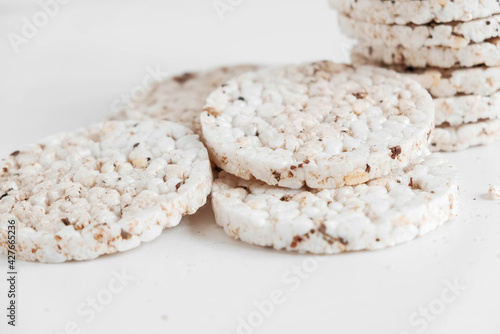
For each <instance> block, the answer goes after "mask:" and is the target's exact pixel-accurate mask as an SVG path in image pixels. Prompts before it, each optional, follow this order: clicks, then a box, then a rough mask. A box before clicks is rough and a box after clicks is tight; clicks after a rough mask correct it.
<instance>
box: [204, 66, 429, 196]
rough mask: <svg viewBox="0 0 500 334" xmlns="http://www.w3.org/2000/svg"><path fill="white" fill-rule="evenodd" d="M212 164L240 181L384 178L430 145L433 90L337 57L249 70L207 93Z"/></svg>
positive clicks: (328, 183)
mask: <svg viewBox="0 0 500 334" xmlns="http://www.w3.org/2000/svg"><path fill="white" fill-rule="evenodd" d="M201 123H202V128H203V137H204V142H205V144H206V145H207V148H208V149H209V152H210V153H211V158H212V160H213V161H214V162H215V163H216V164H217V165H218V166H219V167H221V168H222V169H224V170H225V171H227V172H229V173H231V174H234V175H236V176H239V177H241V178H243V179H250V178H251V177H255V178H257V179H259V180H262V181H264V182H266V183H267V184H270V185H280V186H283V187H289V188H300V187H302V186H303V185H307V186H309V187H311V188H337V187H341V186H343V185H354V184H359V183H363V182H366V181H368V180H370V179H373V178H376V177H379V176H383V175H387V174H389V173H390V172H391V171H392V170H394V169H396V168H401V167H404V166H406V165H407V164H408V163H409V162H410V161H412V160H414V159H415V158H417V157H418V156H420V154H421V153H422V151H423V149H424V148H425V147H426V146H427V145H428V143H429V138H430V136H431V134H432V131H433V127H434V106H433V103H432V98H431V97H430V95H429V93H428V92H427V91H425V90H424V89H423V88H422V87H421V86H420V85H418V84H417V83H416V82H415V81H413V80H409V79H405V78H402V77H401V76H399V75H398V74H397V73H396V72H393V71H388V70H385V69H382V68H377V67H372V66H361V67H359V68H354V67H352V66H350V65H345V64H335V63H332V62H327V61H325V62H318V63H312V64H305V65H299V66H297V65H289V66H284V67H277V68H271V69H266V70H261V71H257V72H250V73H247V74H244V75H242V76H241V77H239V78H238V79H235V80H231V81H229V82H228V83H226V84H225V85H224V86H223V87H221V88H219V89H217V90H216V91H215V92H214V93H213V94H212V95H210V97H209V98H208V102H207V105H206V107H205V112H204V113H203V114H202V116H201Z"/></svg>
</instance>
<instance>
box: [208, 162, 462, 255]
mask: <svg viewBox="0 0 500 334" xmlns="http://www.w3.org/2000/svg"><path fill="white" fill-rule="evenodd" d="M416 162H417V163H416V164H415V165H412V166H408V167H407V168H406V169H405V171H396V172H393V173H391V174H390V175H389V176H386V177H382V178H379V179H376V180H372V181H370V182H368V183H366V184H362V185H357V186H346V187H343V188H339V189H324V190H311V189H306V188H304V189H299V190H291V189H285V188H280V187H273V186H268V185H266V184H264V183H263V182H259V181H254V180H250V181H245V180H241V179H238V178H236V177H234V176H232V175H230V174H227V173H222V174H221V175H220V177H219V179H216V180H215V182H214V189H213V193H212V204H213V208H214V212H215V217H216V222H217V224H218V225H219V226H221V227H223V228H224V231H225V232H226V233H227V234H228V235H229V236H231V237H233V238H235V239H239V240H242V241H244V242H246V243H250V244H254V245H259V246H265V247H273V248H275V249H278V250H287V251H298V252H301V253H305V252H309V253H314V254H335V253H343V252H350V251H362V250H378V249H383V248H386V247H391V246H395V245H398V244H401V243H404V242H408V241H410V240H412V239H414V238H416V237H419V236H422V235H425V234H427V233H429V232H430V231H432V230H434V229H436V228H437V227H438V226H440V225H442V224H443V223H444V222H446V221H448V220H450V219H452V218H453V217H455V216H456V214H457V210H458V204H457V203H458V185H457V174H456V171H455V169H454V168H453V167H452V166H451V165H450V163H449V162H448V161H447V160H446V159H444V157H443V156H441V155H439V154H433V155H430V156H427V157H425V158H423V159H420V160H419V161H416Z"/></svg>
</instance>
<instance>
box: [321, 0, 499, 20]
mask: <svg viewBox="0 0 500 334" xmlns="http://www.w3.org/2000/svg"><path fill="white" fill-rule="evenodd" d="M329 2H330V7H332V8H333V9H336V10H338V11H339V12H341V13H343V14H344V15H346V16H348V17H351V18H353V19H355V20H358V21H364V22H369V23H375V24H399V25H407V24H412V23H413V24H427V23H431V22H436V23H446V22H454V21H471V20H474V19H478V18H484V17H489V16H492V15H494V14H498V13H500V4H499V3H498V1H497V0H480V1H477V0H472V1H471V0H397V1H389V0H329Z"/></svg>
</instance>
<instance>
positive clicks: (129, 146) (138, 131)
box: [0, 121, 212, 262]
mask: <svg viewBox="0 0 500 334" xmlns="http://www.w3.org/2000/svg"><path fill="white" fill-rule="evenodd" d="M211 183H212V176H211V168H210V162H209V159H208V154H207V151H206V149H205V148H204V146H203V144H202V143H201V142H200V141H199V138H198V136H197V135H195V134H193V133H192V131H191V130H189V129H187V128H185V127H183V126H181V125H178V124H175V123H171V122H166V121H160V122H158V121H144V122H140V123H136V122H134V121H125V122H123V121H110V122H105V123H99V124H96V125H92V126H90V127H87V128H83V129H80V130H76V131H74V132H70V133H64V134H59V135H56V136H53V137H51V138H48V139H46V140H43V141H41V142H40V143H39V144H36V145H32V146H31V147H28V148H27V149H23V150H21V151H16V152H14V153H12V154H11V155H10V156H9V157H8V158H7V159H4V160H3V161H2V162H1V165H0V193H1V194H3V195H2V198H1V200H0V219H1V222H2V225H1V226H0V227H1V228H0V230H2V231H0V232H2V233H0V239H1V238H2V237H4V238H5V235H3V232H5V229H6V225H5V224H6V221H7V220H11V219H14V220H15V221H16V222H17V229H18V231H19V232H18V235H17V237H18V244H19V247H20V248H21V249H22V250H20V252H21V254H24V253H26V254H28V255H25V256H24V257H23V259H26V260H38V261H44V262H62V261H65V260H71V259H77V260H83V259H91V258H95V257H97V256H99V255H102V254H108V253H113V252H116V251H121V250H127V249H130V248H133V247H136V246H137V245H138V244H139V243H140V241H149V240H151V239H152V238H154V237H156V236H157V235H159V233H160V232H161V230H162V229H164V228H165V227H171V226H175V225H177V224H178V223H179V221H180V218H181V217H182V216H183V215H185V214H192V213H194V212H195V211H196V210H197V209H198V208H199V207H200V206H201V205H203V204H204V203H205V201H206V197H207V195H208V193H209V192H210V188H211ZM31 248H33V249H34V250H35V251H34V252H33V255H31V252H32V249H31Z"/></svg>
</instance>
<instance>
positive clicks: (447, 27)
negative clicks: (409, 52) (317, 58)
mask: <svg viewBox="0 0 500 334" xmlns="http://www.w3.org/2000/svg"><path fill="white" fill-rule="evenodd" d="M339 24H340V28H341V29H342V31H343V32H344V33H345V34H346V35H347V36H348V37H351V38H354V39H357V40H358V41H360V42H362V43H368V44H378V45H388V46H398V45H403V46H404V47H405V48H408V49H418V48H421V47H424V46H446V47H452V48H463V47H465V46H466V45H468V44H470V43H478V42H484V41H485V40H487V39H490V38H494V37H499V36H500V29H499V28H500V15H494V16H491V17H486V18H481V19H477V20H473V21H468V22H453V23H447V24H446V23H444V24H435V23H431V24H426V25H412V24H410V25H386V24H373V23H368V22H362V21H358V20H354V19H351V18H349V17H347V16H344V15H339Z"/></svg>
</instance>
